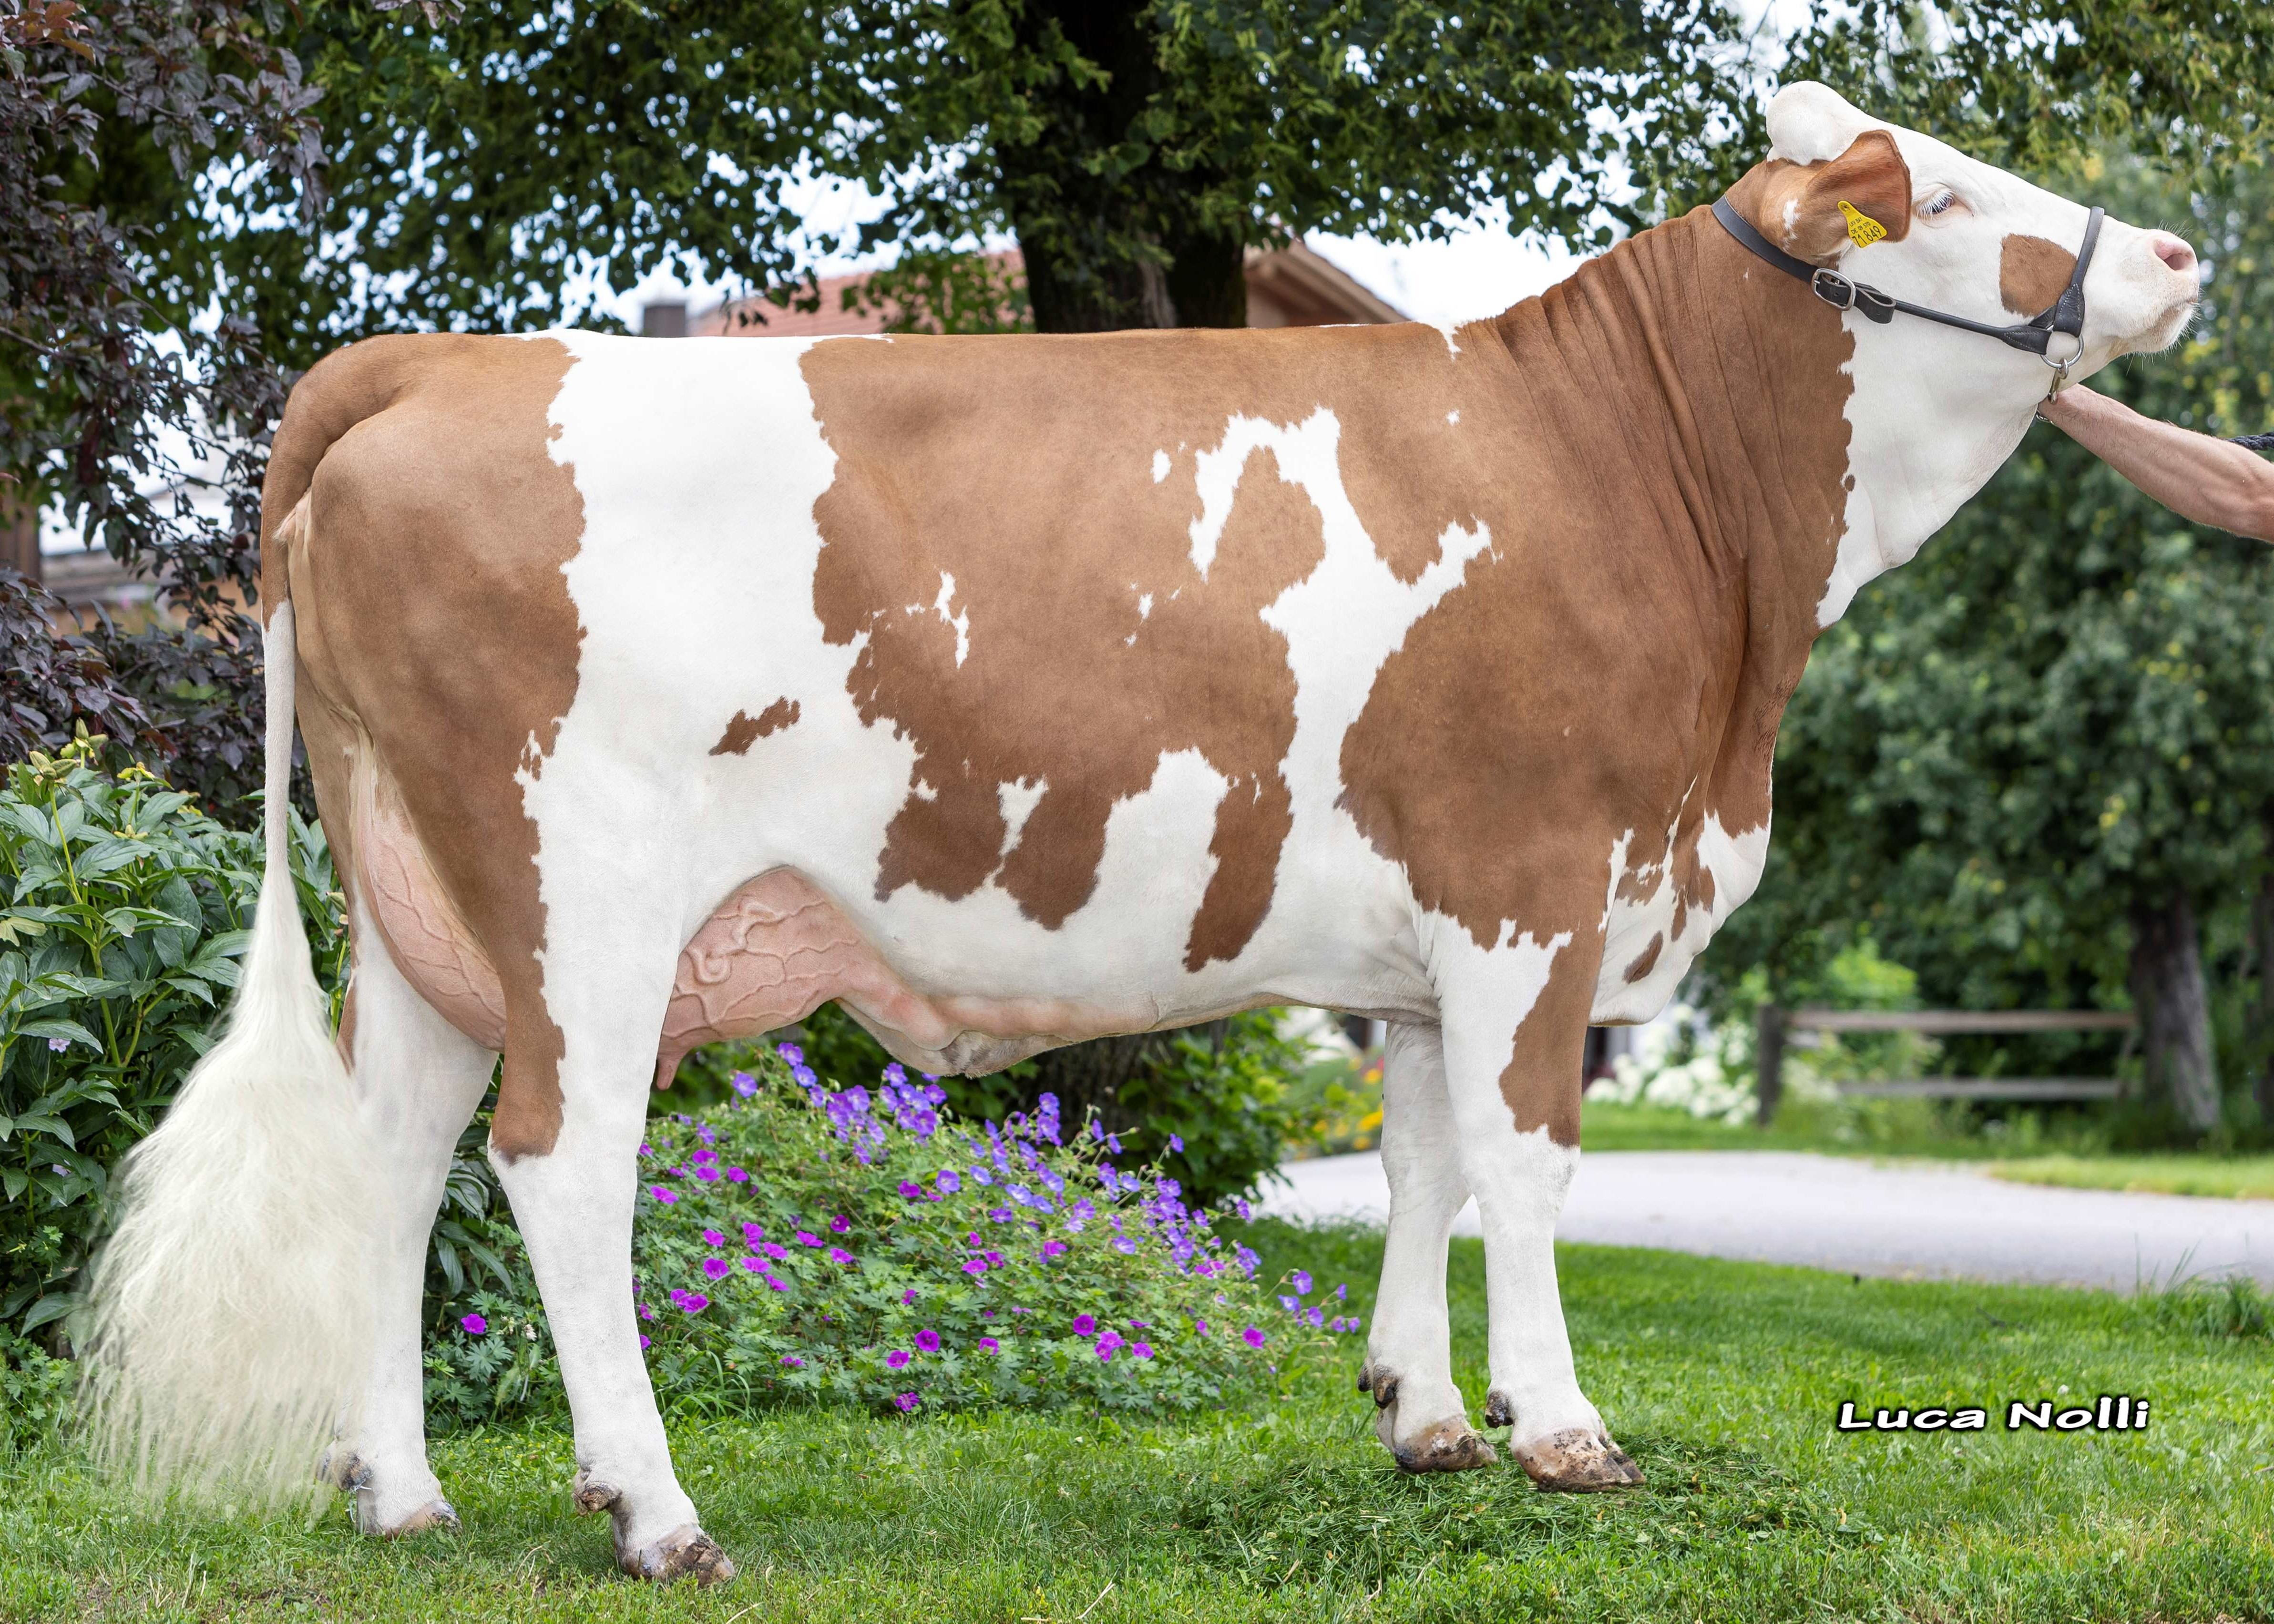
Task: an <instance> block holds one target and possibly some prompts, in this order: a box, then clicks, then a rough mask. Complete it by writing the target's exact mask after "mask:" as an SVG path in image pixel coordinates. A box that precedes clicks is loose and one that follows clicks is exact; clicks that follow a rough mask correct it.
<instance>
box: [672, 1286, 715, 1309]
mask: <svg viewBox="0 0 2274 1624" xmlns="http://www.w3.org/2000/svg"><path fill="white" fill-rule="evenodd" d="M679 1306H680V1310H681V1312H684V1313H690V1314H699V1313H701V1312H703V1311H704V1309H706V1308H708V1307H710V1306H711V1299H710V1298H709V1297H704V1295H703V1294H702V1293H701V1292H700V1291H690V1292H689V1293H688V1294H687V1297H686V1298H685V1300H684V1301H682V1302H681V1304H679Z"/></svg>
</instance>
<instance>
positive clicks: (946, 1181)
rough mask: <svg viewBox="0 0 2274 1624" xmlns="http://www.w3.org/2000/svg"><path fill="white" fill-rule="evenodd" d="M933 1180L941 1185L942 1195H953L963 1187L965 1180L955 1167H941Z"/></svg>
mask: <svg viewBox="0 0 2274 1624" xmlns="http://www.w3.org/2000/svg"><path fill="white" fill-rule="evenodd" d="M931 1182H932V1183H934V1184H937V1185H938V1186H939V1192H940V1194H942V1195H953V1194H954V1193H955V1192H957V1191H959V1190H960V1189H962V1188H963V1180H962V1179H961V1177H959V1176H958V1175H957V1173H956V1171H955V1169H953V1168H942V1169H940V1170H939V1173H938V1175H937V1177H934V1178H933V1180H932V1181H931Z"/></svg>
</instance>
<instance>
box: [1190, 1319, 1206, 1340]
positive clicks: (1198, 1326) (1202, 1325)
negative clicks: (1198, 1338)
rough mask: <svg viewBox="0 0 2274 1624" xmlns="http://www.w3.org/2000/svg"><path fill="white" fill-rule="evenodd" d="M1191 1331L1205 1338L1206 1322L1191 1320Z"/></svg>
mask: <svg viewBox="0 0 2274 1624" xmlns="http://www.w3.org/2000/svg"><path fill="white" fill-rule="evenodd" d="M1193 1329H1194V1330H1195V1331H1198V1332H1199V1333H1200V1334H1201V1335H1202V1336H1206V1335H1208V1321H1207V1320H1205V1319H1195V1320H1193Z"/></svg>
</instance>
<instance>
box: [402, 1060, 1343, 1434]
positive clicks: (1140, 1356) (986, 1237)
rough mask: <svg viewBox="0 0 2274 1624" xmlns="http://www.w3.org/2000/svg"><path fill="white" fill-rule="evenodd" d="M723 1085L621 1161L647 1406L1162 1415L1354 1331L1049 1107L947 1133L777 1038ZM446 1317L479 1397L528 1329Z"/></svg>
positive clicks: (534, 1316)
mask: <svg viewBox="0 0 2274 1624" xmlns="http://www.w3.org/2000/svg"><path fill="white" fill-rule="evenodd" d="M944 1098H945V1094H944V1092H943V1090H942V1089H941V1088H940V1087H939V1086H938V1085H937V1082H935V1081H932V1080H930V1079H911V1078H909V1077H908V1076H907V1074H906V1073H905V1072H904V1071H902V1070H901V1068H900V1066H898V1065H891V1066H887V1067H886V1068H885V1072H884V1075H883V1077H882V1078H881V1079H879V1080H878V1083H877V1086H876V1087H875V1088H873V1089H871V1088H868V1087H864V1086H851V1087H846V1088H839V1089H832V1088H830V1087H829V1086H826V1085H825V1084H824V1083H823V1081H822V1080H821V1079H820V1078H819V1077H818V1076H817V1075H816V1073H815V1072H814V1071H813V1070H812V1069H811V1068H810V1067H809V1066H808V1065H806V1064H804V1056H802V1054H801V1053H800V1051H799V1050H798V1049H796V1048H795V1047H794V1045H789V1044H784V1045H782V1046H781V1047H780V1049H779V1051H777V1052H766V1053H763V1054H760V1055H758V1056H754V1057H753V1059H752V1061H751V1064H750V1065H749V1069H748V1070H747V1071H739V1072H737V1073H735V1075H734V1098H732V1099H730V1100H729V1101H727V1103H726V1104H725V1105H723V1106H720V1107H716V1108H712V1109H707V1110H704V1111H701V1112H698V1113H696V1114H692V1115H687V1114H681V1115H674V1116H668V1117H659V1118H657V1119H655V1120H654V1121H653V1122H652V1123H651V1125H650V1132H649V1139H648V1142H647V1143H646V1144H645V1145H644V1146H643V1147H641V1152H640V1155H641V1162H640V1166H641V1187H640V1193H639V1197H638V1208H637V1219H636V1224H635V1228H634V1238H633V1268H634V1272H635V1275H636V1312H637V1313H638V1315H639V1319H640V1329H641V1340H642V1345H643V1346H644V1347H645V1348H646V1349H647V1350H648V1357H649V1360H650V1368H651V1371H652V1372H653V1375H654V1379H655V1382H656V1386H657V1388H658V1390H659V1393H661V1394H662V1395H665V1396H666V1398H668V1397H671V1396H674V1395H679V1396H683V1397H685V1398H688V1399H690V1400H693V1401H694V1402H697V1403H699V1404H703V1405H704V1406H706V1407H719V1408H727V1409H733V1408H741V1407H743V1406H744V1405H746V1404H747V1403H749V1402H764V1400H766V1399H768V1398H794V1397H807V1398H817V1399H825V1400H832V1401H836V1402H851V1403H855V1404H860V1405H865V1406H869V1407H871V1408H874V1409H877V1410H885V1411H892V1410H899V1411H910V1412H913V1411H916V1410H944V1409H967V1408H973V1407H983V1406H992V1405H1004V1404H1009V1405H1026V1406H1051V1405H1058V1404H1067V1403H1079V1404H1081V1405H1083V1406H1086V1407H1088V1408H1093V1409H1101V1410H1125V1411H1156V1412H1157V1411H1168V1410H1192V1409H1194V1408H1196V1407H1199V1406H1201V1405H1206V1404H1213V1403H1219V1402H1224V1400H1225V1398H1226V1397H1227V1395H1230V1394H1231V1392H1233V1391H1234V1390H1235V1389H1239V1388H1241V1387H1245V1386H1247V1385H1252V1384H1261V1383H1264V1382H1268V1381H1269V1379H1270V1377H1271V1375H1272V1374H1273V1373H1274V1372H1276V1371H1277V1370H1278V1368H1279V1366H1280V1365H1282V1364H1283V1363H1284V1362H1285V1361H1287V1360H1288V1359H1290V1358H1291V1357H1300V1356H1302V1355H1304V1354H1306V1353H1307V1352H1311V1351H1314V1350H1317V1349H1318V1348H1320V1347H1321V1345H1322V1344H1323V1343H1324V1342H1325V1341H1326V1340H1327V1339H1328V1338H1329V1337H1330V1336H1331V1335H1335V1334H1337V1333H1347V1332H1352V1331H1356V1330H1357V1329H1358V1328H1359V1319H1358V1318H1357V1317H1356V1316H1355V1315H1352V1314H1346V1313H1345V1312H1344V1298H1345V1297H1347V1287H1346V1286H1337V1288H1335V1289H1334V1290H1332V1291H1325V1290H1318V1289H1314V1282H1313V1281H1312V1279H1311V1277H1310V1276H1309V1275H1308V1274H1305V1273H1303V1272H1302V1271H1300V1270H1297V1271H1294V1272H1293V1273H1291V1274H1289V1275H1288V1276H1286V1277H1285V1278H1284V1279H1280V1280H1276V1281H1266V1280H1264V1279H1262V1278H1261V1277H1260V1276H1259V1275H1258V1272H1257V1270H1258V1265H1257V1259H1256V1256H1255V1254H1254V1252H1252V1251H1250V1250H1249V1249H1248V1248H1247V1247H1246V1246H1245V1245H1243V1244H1239V1242H1238V1241H1236V1240H1233V1239H1230V1238H1228V1237H1224V1236H1223V1235H1221V1234H1219V1233H1218V1232H1217V1229H1216V1221H1215V1219H1214V1218H1213V1217H1212V1216H1211V1215H1210V1214H1208V1213H1206V1212H1201V1211H1196V1210H1194V1209H1193V1208H1192V1207H1188V1206H1186V1203H1185V1201H1184V1199H1183V1195H1184V1192H1183V1191H1182V1190H1181V1189H1180V1188H1179V1186H1178V1184H1177V1182H1176V1181H1175V1180H1173V1179H1171V1178H1169V1177H1166V1176H1165V1175H1163V1173H1161V1172H1160V1171H1159V1170H1158V1169H1157V1168H1152V1167H1147V1168H1141V1169H1132V1168H1127V1167H1125V1166H1123V1165H1121V1163H1122V1162H1123V1160H1124V1158H1123V1155H1122V1147H1121V1145H1120V1144H1119V1142H1118V1139H1115V1138H1114V1137H1113V1136H1112V1135H1110V1134H1105V1133H1103V1132H1099V1131H1098V1129H1097V1128H1096V1124H1094V1123H1092V1124H1088V1126H1087V1128H1086V1129H1083V1130H1077V1131H1075V1132H1073V1133H1071V1134H1068V1133H1065V1132H1063V1129H1062V1124H1060V1122H1059V1120H1058V1107H1057V1101H1055V1100H1054V1099H1053V1098H1052V1097H1051V1096H1050V1095H1047V1094H1045V1095H1044V1096H1043V1101H1042V1105H1041V1108H1040V1109H1038V1110H1037V1111H1035V1113H1034V1114H1033V1115H1031V1116H1027V1115H1022V1114H1018V1113H1014V1114H1013V1115H1012V1116H1011V1117H1010V1119H1009V1121H1008V1122H1007V1123H1005V1124H998V1123H995V1122H992V1121H989V1122H983V1123H979V1124H968V1123H964V1122H961V1121H960V1120H957V1119H955V1118H953V1117H952V1116H946V1115H945V1114H944V1113H943V1112H942V1110H941V1109H940V1108H941V1104H942V1101H943V1100H944ZM1230 1205H1231V1207H1233V1208H1234V1209H1235V1210H1239V1211H1240V1212H1241V1215H1242V1216H1245V1212H1244V1207H1245V1203H1241V1202H1233V1203H1231V1204H1230ZM516 1273H518V1271H516ZM446 1324H447V1327H448V1328H447V1329H446V1330H445V1331H444V1333H443V1334H442V1338H441V1344H440V1346H438V1347H437V1348H435V1349H434V1350H433V1354H432V1355H430V1370H433V1369H434V1367H435V1366H436V1365H440V1366H441V1367H442V1368H441V1369H440V1370H435V1373H436V1374H437V1375H438V1376H442V1377H446V1378H447V1376H448V1374H449V1373H450V1372H452V1371H462V1372H465V1373H467V1374H471V1375H478V1376H479V1377H481V1378H483V1379H484V1385H488V1382H489V1380H491V1379H493V1377H494V1376H496V1375H498V1374H501V1373H503V1369H504V1366H505V1365H506V1364H507V1363H508V1362H511V1363H515V1364H519V1363H523V1362H526V1361H527V1360H528V1359H529V1357H530V1356H531V1355H532V1354H534V1353H535V1352H536V1351H537V1349H536V1346H535V1344H536V1343H537V1341H538V1338H537V1335H535V1334H536V1333H537V1332H538V1329H539V1328H540V1327H541V1326H542V1319H541V1317H540V1316H539V1315H538V1313H537V1312H535V1311H534V1309H533V1305H532V1300H531V1298H526V1297H523V1296H522V1294H521V1293H520V1292H519V1291H517V1290H516V1291H513V1292H510V1293H504V1294H501V1293H495V1292H491V1291H480V1292H474V1293H471V1294H468V1295H467V1297H465V1298H464V1299H463V1300H461V1301H458V1302H454V1303H453V1304H450V1307H449V1311H448V1319H447V1320H446ZM516 1330H517V1331H518V1332H519V1333H520V1335H518V1336H516V1335H513V1333H514V1332H516ZM516 1343H520V1344H521V1345H520V1346H515V1344H516ZM493 1366H497V1367H498V1368H497V1369H495V1370H493V1369H492V1367H493ZM528 1373H533V1372H528ZM516 1385H519V1386H522V1387H525V1386H526V1373H525V1374H524V1376H523V1380H522V1381H521V1382H520V1383H518V1384H516Z"/></svg>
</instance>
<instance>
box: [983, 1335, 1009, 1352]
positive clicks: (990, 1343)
mask: <svg viewBox="0 0 2274 1624" xmlns="http://www.w3.org/2000/svg"><path fill="white" fill-rule="evenodd" d="M1002 1345H1003V1344H1002V1343H1000V1342H997V1341H996V1340H995V1339H994V1338H993V1337H991V1336H983V1337H981V1338H980V1339H979V1348H980V1351H982V1352H983V1353H992V1352H994V1351H995V1350H997V1349H998V1348H1000V1347H1001V1346H1002Z"/></svg>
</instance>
